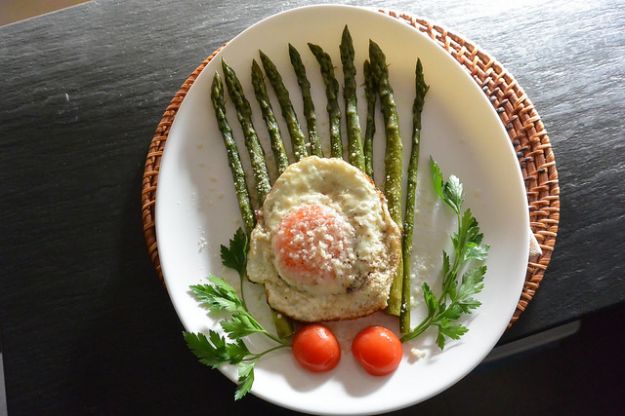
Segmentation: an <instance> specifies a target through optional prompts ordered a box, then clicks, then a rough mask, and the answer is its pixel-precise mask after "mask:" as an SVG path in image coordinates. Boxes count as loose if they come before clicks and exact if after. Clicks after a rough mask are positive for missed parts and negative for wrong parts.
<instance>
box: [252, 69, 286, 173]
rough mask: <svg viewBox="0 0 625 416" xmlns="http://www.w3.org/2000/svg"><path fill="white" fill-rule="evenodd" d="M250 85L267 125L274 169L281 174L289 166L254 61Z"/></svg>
mask: <svg viewBox="0 0 625 416" xmlns="http://www.w3.org/2000/svg"><path fill="white" fill-rule="evenodd" d="M252 85H253V86H254V93H255V94H256V100H257V101H258V105H259V106H260V108H261V110H262V112H263V119H264V120H265V124H266V125H267V131H269V137H270V139H271V150H272V151H273V155H274V158H275V160H276V168H277V169H278V174H281V173H282V172H284V170H285V169H286V168H287V167H288V166H289V158H288V156H287V155H286V151H285V150H284V143H283V142H282V135H281V134H280V127H279V126H278V122H277V121H276V117H275V116H274V114H273V108H272V107H271V102H270V101H269V96H268V95H267V88H266V86H265V77H264V76H263V72H262V71H261V69H260V66H258V63H257V62H256V60H255V59H254V60H253V61H252Z"/></svg>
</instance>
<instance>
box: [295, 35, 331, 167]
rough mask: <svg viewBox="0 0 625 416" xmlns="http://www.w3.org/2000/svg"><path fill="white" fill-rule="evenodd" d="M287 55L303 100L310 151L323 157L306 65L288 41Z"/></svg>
mask: <svg viewBox="0 0 625 416" xmlns="http://www.w3.org/2000/svg"><path fill="white" fill-rule="evenodd" d="M289 57H290V58H291V65H293V70H295V75H296V76H297V83H298V84H299V87H300V89H301V90H302V98H303V100H304V115H305V116H306V128H307V129H308V141H309V142H310V153H311V154H313V155H315V156H319V157H323V152H322V151H321V143H320V142H319V134H318V133H317V115H316V114H315V104H314V103H313V100H312V96H311V95H310V82H309V81H308V77H307V76H306V67H305V66H304V63H303V62H302V57H301V56H300V54H299V52H298V51H297V49H295V47H294V46H293V45H291V44H290V43H289Z"/></svg>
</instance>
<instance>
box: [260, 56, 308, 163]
mask: <svg viewBox="0 0 625 416" xmlns="http://www.w3.org/2000/svg"><path fill="white" fill-rule="evenodd" d="M259 52H260V60H261V62H262V64H263V68H264V69H265V73H266V74H267V78H269V82H270V83H271V85H272V87H273V89H274V91H275V92H276V96H277V97H278V102H279V103H280V108H281V110H282V116H283V117H284V119H285V120H286V124H287V126H288V128H289V134H290V136H291V145H292V147H293V155H294V156H295V160H296V161H299V160H301V159H303V158H305V157H306V156H308V150H307V149H306V140H305V137H304V133H303V132H302V128H301V127H300V125H299V121H298V120H297V114H296V113H295V110H294V109H293V104H292V103H291V98H290V97H289V91H288V90H287V89H286V87H285V86H284V82H282V76H281V75H280V73H279V72H278V69H277V68H276V65H275V64H274V63H273V62H272V61H271V59H269V57H268V56H267V55H265V54H264V53H263V51H259Z"/></svg>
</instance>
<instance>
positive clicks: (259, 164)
mask: <svg viewBox="0 0 625 416" xmlns="http://www.w3.org/2000/svg"><path fill="white" fill-rule="evenodd" d="M221 67H222V68H223V71H224V76H225V78H226V86H227V87H228V95H230V99H231V100H232V102H233V103H234V107H235V108H236V110H237V118H238V119H239V123H240V124H241V129H242V130H243V137H244V138H245V147H247V151H248V153H249V155H250V162H251V164H252V171H253V172H254V180H255V181H256V195H257V197H258V205H259V206H260V205H262V204H263V201H264V200H265V197H266V196H267V194H268V193H269V190H270V189H271V184H270V182H269V172H268V171H267V163H266V162H265V151H264V150H263V148H262V146H261V145H260V140H258V136H257V135H256V130H255V129H254V123H253V122H252V108H251V107H250V103H249V101H247V98H245V95H244V94H243V87H241V82H239V78H238V77H237V74H236V73H235V72H234V69H232V68H231V67H230V66H228V64H226V62H225V61H223V60H222V61H221Z"/></svg>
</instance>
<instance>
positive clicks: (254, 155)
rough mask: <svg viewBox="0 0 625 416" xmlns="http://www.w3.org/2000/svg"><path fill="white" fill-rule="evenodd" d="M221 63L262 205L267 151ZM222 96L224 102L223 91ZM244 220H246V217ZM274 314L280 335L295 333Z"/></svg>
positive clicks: (245, 103)
mask: <svg viewBox="0 0 625 416" xmlns="http://www.w3.org/2000/svg"><path fill="white" fill-rule="evenodd" d="M221 65H222V68H223V71H224V74H225V78H226V86H227V87H228V93H229V95H230V99H231V100H232V101H233V103H234V106H235V108H236V110H237V118H238V119H239V123H241V128H242V129H243V135H244V137H245V146H246V147H247V150H248V152H249V154H250V161H251V164H252V170H253V172H254V179H255V181H256V192H257V195H258V205H259V206H261V205H262V203H263V201H264V200H265V197H266V196H267V194H268V193H269V190H270V189H271V185H270V183H269V172H268V171H267V164H266V163H265V152H264V151H263V148H262V147H261V145H260V141H259V140H258V136H257V135H256V130H255V129H254V125H253V123H252V110H251V107H250V103H249V102H248V101H247V99H246V98H245V95H244V94H243V88H242V87H241V83H240V82H239V79H238V78H237V76H236V73H235V72H234V70H233V69H232V68H231V67H229V66H228V65H227V64H226V63H225V62H224V61H221ZM221 97H222V103H223V92H222V95H221ZM224 114H225V113H224ZM252 218H253V214H252ZM244 221H246V219H245V218H244ZM253 227H254V224H253V223H252V226H251V227H250V228H249V230H250V231H251V230H252V228H253ZM246 228H247V225H246ZM272 316H273V321H274V324H275V326H276V330H277V331H278V335H279V336H280V337H283V338H284V337H288V336H289V335H291V334H292V333H293V329H292V325H291V323H290V321H289V320H288V318H286V317H285V316H283V315H282V314H280V313H278V312H276V311H274V310H272Z"/></svg>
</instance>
